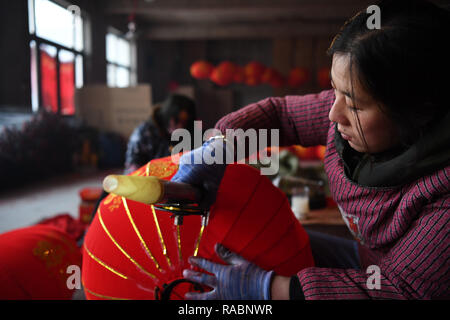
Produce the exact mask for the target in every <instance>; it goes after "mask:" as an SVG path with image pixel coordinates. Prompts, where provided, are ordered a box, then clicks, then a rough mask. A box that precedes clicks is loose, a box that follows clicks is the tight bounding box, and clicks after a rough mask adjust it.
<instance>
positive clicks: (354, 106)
mask: <svg viewBox="0 0 450 320" xmlns="http://www.w3.org/2000/svg"><path fill="white" fill-rule="evenodd" d="M349 66H350V58H349V56H348V55H343V54H335V55H334V56H333V64H332V67H331V79H332V80H331V85H332V86H333V88H334V92H335V95H336V100H335V102H334V104H333V106H332V108H331V110H330V114H329V118H330V120H331V121H333V122H336V123H337V127H338V131H339V132H340V133H341V135H342V138H344V139H345V140H347V141H348V143H349V145H350V146H351V147H352V148H353V149H355V150H356V151H358V152H369V153H378V152H383V151H386V150H389V149H390V148H392V147H394V146H395V145H396V144H398V142H399V140H398V134H397V130H396V127H395V125H394V123H393V121H392V120H391V119H390V118H388V116H387V115H386V114H385V113H384V112H383V111H382V110H381V109H380V103H378V102H377V101H375V100H374V99H373V98H372V97H371V96H370V95H369V94H367V93H366V92H365V90H363V88H362V86H361V85H360V83H359V81H357V79H356V73H355V72H353V77H352V78H353V94H354V96H352V86H351V81H350V79H351V78H350V70H349V69H350V68H349ZM353 69H354V68H353ZM352 97H353V99H352ZM358 118H359V123H360V125H361V127H360V128H359V124H358ZM360 131H362V132H363V133H364V138H365V140H366V142H367V146H366V144H365V143H364V139H363V137H362V136H361V134H360Z"/></svg>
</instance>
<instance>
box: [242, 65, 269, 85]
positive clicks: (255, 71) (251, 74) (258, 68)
mask: <svg viewBox="0 0 450 320" xmlns="http://www.w3.org/2000/svg"><path fill="white" fill-rule="evenodd" d="M265 70H266V67H265V66H264V65H263V64H261V63H260V62H258V61H252V62H249V63H248V64H246V65H245V67H244V74H245V83H246V84H247V85H249V86H256V85H258V84H260V83H261V81H262V76H263V74H264V71H265Z"/></svg>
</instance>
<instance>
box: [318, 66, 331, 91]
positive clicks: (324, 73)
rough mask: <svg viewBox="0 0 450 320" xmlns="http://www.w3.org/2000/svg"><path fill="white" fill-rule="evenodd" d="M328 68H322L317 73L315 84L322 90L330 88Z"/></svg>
mask: <svg viewBox="0 0 450 320" xmlns="http://www.w3.org/2000/svg"><path fill="white" fill-rule="evenodd" d="M330 71H331V70H330V68H329V67H324V68H321V69H320V70H319V72H317V83H318V84H319V87H320V88H322V89H327V88H331V78H330Z"/></svg>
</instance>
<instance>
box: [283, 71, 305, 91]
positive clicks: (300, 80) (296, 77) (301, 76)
mask: <svg viewBox="0 0 450 320" xmlns="http://www.w3.org/2000/svg"><path fill="white" fill-rule="evenodd" d="M308 81H309V71H308V70H307V69H305V68H300V67H297V68H294V69H292V70H291V72H290V73H289V77H288V81H287V82H288V85H289V86H290V87H291V88H299V87H301V86H302V85H304V84H305V83H307V82H308Z"/></svg>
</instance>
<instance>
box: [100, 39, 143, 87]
mask: <svg viewBox="0 0 450 320" xmlns="http://www.w3.org/2000/svg"><path fill="white" fill-rule="evenodd" d="M134 51H135V50H134V45H133V44H132V42H131V41H128V40H127V39H125V38H123V37H121V36H118V35H117V34H115V33H108V34H107V35H106V61H107V70H106V72H107V76H106V80H107V84H108V86H110V87H129V86H131V85H134V84H135V83H136V72H135V68H134Z"/></svg>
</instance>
